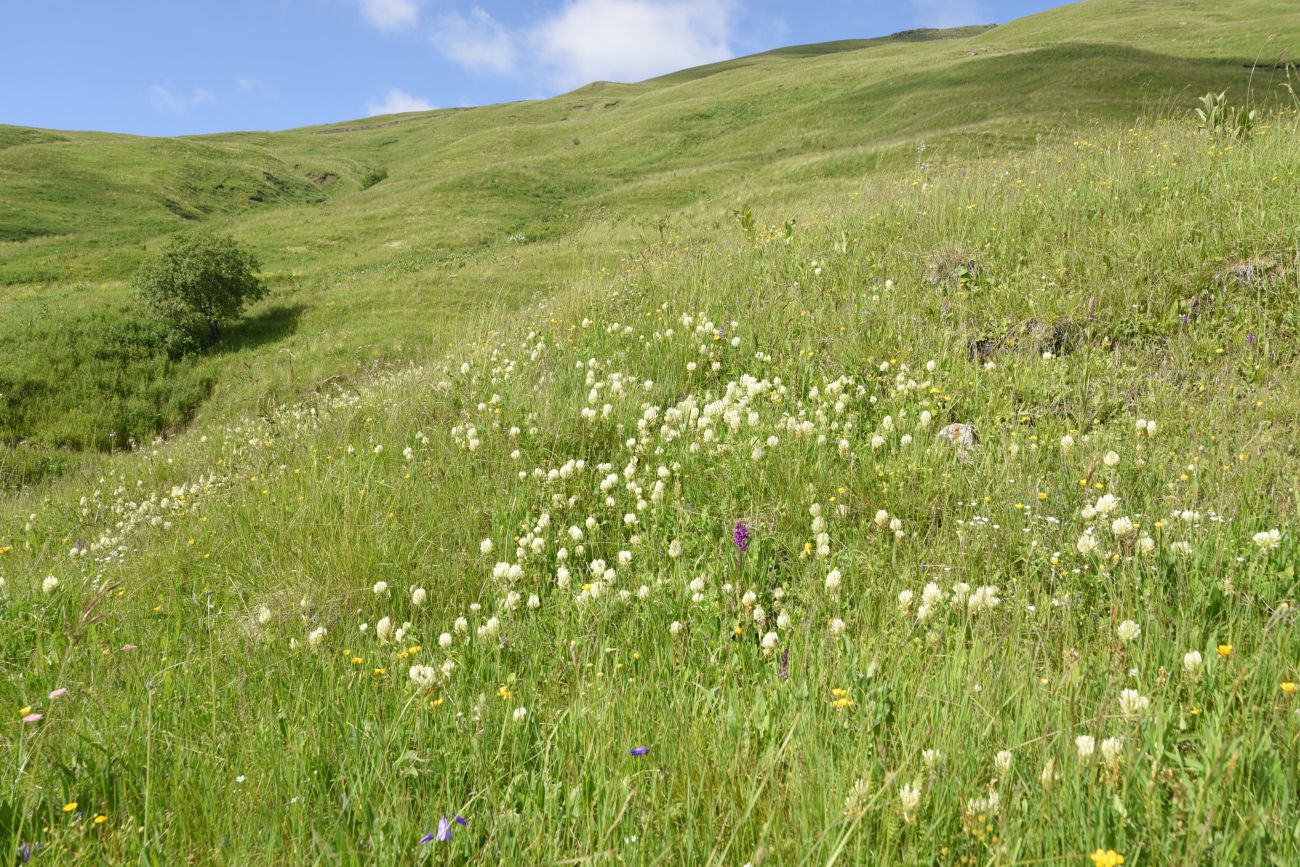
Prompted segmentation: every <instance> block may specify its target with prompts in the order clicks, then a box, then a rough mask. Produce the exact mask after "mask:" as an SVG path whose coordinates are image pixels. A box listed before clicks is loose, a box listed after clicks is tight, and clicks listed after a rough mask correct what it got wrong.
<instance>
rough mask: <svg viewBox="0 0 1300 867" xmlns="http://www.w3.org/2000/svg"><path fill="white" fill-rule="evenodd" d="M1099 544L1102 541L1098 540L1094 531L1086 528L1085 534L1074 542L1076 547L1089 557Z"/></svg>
mask: <svg viewBox="0 0 1300 867" xmlns="http://www.w3.org/2000/svg"><path fill="white" fill-rule="evenodd" d="M1099 544H1101V543H1100V542H1098V541H1097V537H1096V536H1094V535H1092V531H1091V530H1086V531H1084V534H1083V535H1082V536H1080V537H1079V540H1078V541H1077V542H1075V543H1074V548H1075V550H1076V551H1078V552H1079V553H1080V554H1082V555H1083V556H1085V557H1087V556H1089V555H1090V554H1092V552H1093V551H1096V550H1097V546H1098V545H1099Z"/></svg>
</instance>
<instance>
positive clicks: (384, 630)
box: [375, 617, 393, 644]
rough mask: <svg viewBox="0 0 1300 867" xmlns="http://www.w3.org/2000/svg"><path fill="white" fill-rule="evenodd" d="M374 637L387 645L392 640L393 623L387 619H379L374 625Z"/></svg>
mask: <svg viewBox="0 0 1300 867" xmlns="http://www.w3.org/2000/svg"><path fill="white" fill-rule="evenodd" d="M375 637H376V638H378V639H379V640H380V641H382V642H384V643H385V644H387V643H388V642H389V641H391V640H392V638H393V621H392V620H390V619H389V618H387V617H384V618H381V619H380V621H379V622H378V623H376V624H375Z"/></svg>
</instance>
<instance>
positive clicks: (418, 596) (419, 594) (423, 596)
mask: <svg viewBox="0 0 1300 867" xmlns="http://www.w3.org/2000/svg"><path fill="white" fill-rule="evenodd" d="M428 598H429V594H428V593H426V592H425V591H424V588H423V587H416V588H415V589H414V590H412V591H411V604H412V605H414V606H415V607H416V608H419V607H420V606H421V605H423V604H424V603H425V600H427V599H428Z"/></svg>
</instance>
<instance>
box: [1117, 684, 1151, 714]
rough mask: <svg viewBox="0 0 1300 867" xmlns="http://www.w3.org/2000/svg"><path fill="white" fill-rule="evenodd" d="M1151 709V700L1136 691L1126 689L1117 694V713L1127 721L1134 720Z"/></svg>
mask: <svg viewBox="0 0 1300 867" xmlns="http://www.w3.org/2000/svg"><path fill="white" fill-rule="evenodd" d="M1150 707H1151V699H1149V698H1147V697H1146V696H1144V695H1142V694H1141V693H1140V692H1138V691H1137V690H1136V689H1126V690H1123V691H1121V692H1120V694H1119V711H1120V713H1122V714H1123V715H1124V716H1125V717H1126V718H1128V719H1136V718H1137V717H1139V716H1141V715H1142V714H1143V713H1145V712H1146V711H1147V709H1148V708H1150Z"/></svg>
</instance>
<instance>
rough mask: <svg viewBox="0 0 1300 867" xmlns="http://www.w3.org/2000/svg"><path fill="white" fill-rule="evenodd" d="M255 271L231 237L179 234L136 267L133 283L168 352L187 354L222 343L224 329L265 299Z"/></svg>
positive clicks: (254, 262)
mask: <svg viewBox="0 0 1300 867" xmlns="http://www.w3.org/2000/svg"><path fill="white" fill-rule="evenodd" d="M258 267H259V266H258V262H257V257H256V256H254V255H252V254H251V253H249V252H248V251H247V250H245V249H244V248H243V247H241V246H240V245H239V243H238V242H236V241H235V239H234V238H231V237H230V236H229V235H214V234H212V233H211V232H181V233H178V234H176V235H173V236H172V237H171V238H169V239H168V240H167V243H166V244H164V245H163V248H162V249H161V250H159V251H158V252H157V253H156V254H154V256H153V257H152V258H150V259H148V260H147V261H146V262H145V263H144V264H143V265H142V266H141V267H140V270H139V271H138V272H137V273H136V275H135V285H136V287H137V288H138V289H139V291H140V300H141V301H142V302H143V303H144V305H145V307H147V308H148V311H149V313H150V314H151V315H152V316H153V318H155V319H157V320H158V321H159V322H160V323H161V324H162V325H163V327H164V328H165V329H166V332H167V345H168V349H169V351H170V352H171V354H172V355H173V356H178V355H185V354H187V353H190V352H197V351H199V350H201V349H206V348H208V347H210V346H212V345H213V344H215V343H217V342H218V341H220V340H221V332H222V329H223V328H224V327H226V326H227V325H229V324H231V323H232V322H233V321H234V320H236V319H238V318H239V316H240V315H241V314H242V313H243V312H244V308H245V307H247V306H248V305H249V304H252V303H255V302H257V301H260V300H261V299H262V298H264V297H265V296H266V286H265V284H263V283H262V281H261V280H259V279H258V278H257V273H256V272H257V269H258Z"/></svg>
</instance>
